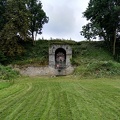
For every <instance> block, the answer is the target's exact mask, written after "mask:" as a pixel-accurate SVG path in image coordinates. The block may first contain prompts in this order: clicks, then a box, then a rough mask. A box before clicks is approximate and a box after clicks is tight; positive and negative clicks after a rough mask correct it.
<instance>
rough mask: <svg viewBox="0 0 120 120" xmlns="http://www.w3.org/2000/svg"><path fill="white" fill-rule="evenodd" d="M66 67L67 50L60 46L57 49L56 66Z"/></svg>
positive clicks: (58, 67)
mask: <svg viewBox="0 0 120 120" xmlns="http://www.w3.org/2000/svg"><path fill="white" fill-rule="evenodd" d="M65 67H66V51H65V50H64V49H63V48H58V49H57V50H56V51H55V68H56V69H59V70H61V69H64V68H65Z"/></svg>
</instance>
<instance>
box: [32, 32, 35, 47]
mask: <svg viewBox="0 0 120 120" xmlns="http://www.w3.org/2000/svg"><path fill="white" fill-rule="evenodd" d="M32 40H33V45H35V41H34V33H32Z"/></svg>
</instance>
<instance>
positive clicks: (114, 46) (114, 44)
mask: <svg viewBox="0 0 120 120" xmlns="http://www.w3.org/2000/svg"><path fill="white" fill-rule="evenodd" d="M115 49H116V30H115V32H114V41H113V56H115V54H116V53H115Z"/></svg>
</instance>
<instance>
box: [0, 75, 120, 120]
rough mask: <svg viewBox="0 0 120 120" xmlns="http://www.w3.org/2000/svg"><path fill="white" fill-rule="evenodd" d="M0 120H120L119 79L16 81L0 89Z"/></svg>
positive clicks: (27, 79) (77, 78)
mask: <svg viewBox="0 0 120 120" xmlns="http://www.w3.org/2000/svg"><path fill="white" fill-rule="evenodd" d="M2 84H3V83H2V82H0V86H2ZM0 120H120V77H113V78H104V79H103V78H97V79H80V78H79V77H73V76H66V77H54V78H52V77H50V78H49V77H34V78H29V77H22V78H19V79H17V80H15V82H14V84H13V85H11V86H10V87H8V86H7V87H6V88H3V89H0Z"/></svg>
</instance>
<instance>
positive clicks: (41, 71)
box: [15, 66, 74, 76]
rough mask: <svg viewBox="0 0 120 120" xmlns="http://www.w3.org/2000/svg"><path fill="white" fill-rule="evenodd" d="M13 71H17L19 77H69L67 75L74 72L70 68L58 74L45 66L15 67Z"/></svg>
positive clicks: (55, 70)
mask: <svg viewBox="0 0 120 120" xmlns="http://www.w3.org/2000/svg"><path fill="white" fill-rule="evenodd" d="M15 69H16V70H17V71H19V72H20V74H21V75H25V76H57V75H69V74H72V73H73V71H74V68H73V67H71V66H69V67H67V68H66V69H64V70H62V71H59V72H58V70H57V69H54V68H53V67H50V66H45V67H34V66H29V67H22V68H21V67H19V66H17V67H16V68H15Z"/></svg>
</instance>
